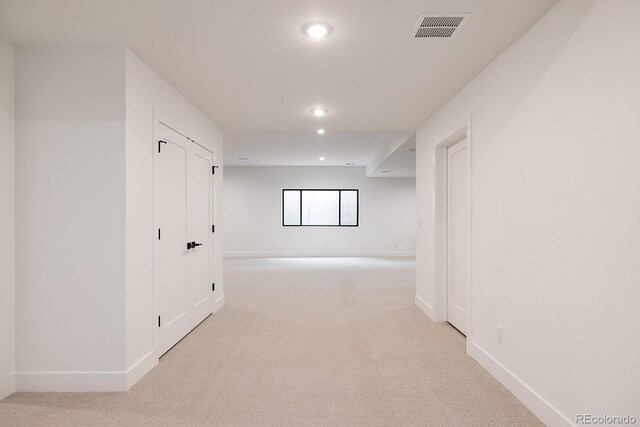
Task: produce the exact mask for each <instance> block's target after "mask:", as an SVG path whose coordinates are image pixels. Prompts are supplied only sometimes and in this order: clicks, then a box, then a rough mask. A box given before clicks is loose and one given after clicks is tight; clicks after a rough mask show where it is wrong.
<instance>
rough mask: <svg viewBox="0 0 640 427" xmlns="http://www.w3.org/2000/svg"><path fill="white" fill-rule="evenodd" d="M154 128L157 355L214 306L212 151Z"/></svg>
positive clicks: (178, 338) (172, 344) (160, 127)
mask: <svg viewBox="0 0 640 427" xmlns="http://www.w3.org/2000/svg"><path fill="white" fill-rule="evenodd" d="M157 129H158V131H157V134H156V136H157V140H158V141H161V142H157V147H156V154H155V158H156V160H155V171H154V173H155V180H154V188H155V189H154V191H155V208H154V212H155V214H154V215H155V224H156V228H157V230H156V232H157V236H156V245H155V248H154V305H155V311H156V313H157V322H158V324H157V326H158V334H157V338H156V341H157V342H156V349H157V352H158V354H159V355H162V354H164V353H165V352H166V351H168V350H169V349H170V348H171V347H173V346H174V345H175V344H176V343H177V342H178V341H180V339H182V337H184V336H185V335H186V334H188V333H189V331H191V329H193V328H194V327H196V326H197V325H198V323H200V322H201V321H202V320H203V319H204V318H205V317H206V316H208V315H209V314H211V312H212V311H213V297H212V291H213V289H212V275H213V271H212V264H213V251H212V247H213V236H212V224H213V218H212V212H213V211H212V190H213V188H212V185H213V183H212V169H211V168H212V161H213V154H212V153H211V152H210V151H208V150H206V149H204V148H203V147H201V146H199V145H197V144H196V143H194V142H193V141H191V140H189V139H187V138H185V137H184V136H182V135H180V134H179V133H177V132H174V131H172V130H170V129H169V128H166V127H164V126H161V125H159V126H158V128H157Z"/></svg>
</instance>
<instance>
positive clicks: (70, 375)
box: [15, 351, 158, 392]
mask: <svg viewBox="0 0 640 427" xmlns="http://www.w3.org/2000/svg"><path fill="white" fill-rule="evenodd" d="M157 364H158V358H157V357H156V355H155V352H154V351H150V352H149V353H147V354H145V355H144V356H143V357H142V358H141V359H140V360H138V361H137V362H136V363H135V364H134V365H133V366H132V367H131V368H129V369H128V370H126V371H124V372H16V374H15V378H16V391H20V392H24V391H30V392H112V391H127V390H129V388H130V387H131V386H132V385H133V384H135V383H136V382H138V380H140V378H142V377H143V376H145V375H146V374H147V373H148V372H149V371H150V370H151V369H153V368H154V367H155V366H156V365H157Z"/></svg>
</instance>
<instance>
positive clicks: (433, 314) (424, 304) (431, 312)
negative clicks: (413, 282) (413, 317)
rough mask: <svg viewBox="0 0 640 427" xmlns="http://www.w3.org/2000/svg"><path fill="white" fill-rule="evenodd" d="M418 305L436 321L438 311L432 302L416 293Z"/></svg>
mask: <svg viewBox="0 0 640 427" xmlns="http://www.w3.org/2000/svg"><path fill="white" fill-rule="evenodd" d="M416 305H417V306H418V308H419V309H420V310H422V311H423V312H424V314H426V315H427V316H428V317H429V319H431V320H433V321H434V322H435V321H436V311H435V310H434V309H433V307H432V306H431V304H429V303H428V302H426V301H425V300H423V299H422V298H420V297H419V296H418V295H416Z"/></svg>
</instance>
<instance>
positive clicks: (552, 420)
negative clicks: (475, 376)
mask: <svg viewBox="0 0 640 427" xmlns="http://www.w3.org/2000/svg"><path fill="white" fill-rule="evenodd" d="M467 353H468V354H469V356H471V357H473V358H474V359H475V360H476V361H477V362H478V363H479V364H480V365H481V366H482V367H483V368H484V369H486V370H487V371H488V372H489V373H490V374H491V375H493V377H494V378H495V379H497V380H498V381H499V382H500V383H501V384H502V385H503V386H505V387H506V388H507V389H508V390H509V391H510V392H511V393H513V395H514V396H515V397H516V398H517V399H518V400H520V402H522V403H523V404H524V406H526V407H527V408H528V409H529V410H530V411H531V412H533V414H534V415H535V416H537V417H538V418H540V420H541V421H542V422H543V423H544V424H546V425H548V426H573V425H574V424H573V422H571V421H570V420H569V419H568V418H566V417H565V416H564V415H562V414H561V413H560V411H558V410H557V409H556V408H555V407H553V405H551V404H550V403H549V402H547V401H546V400H544V398H543V397H542V396H540V395H539V394H538V393H536V392H535V391H534V390H533V389H531V387H529V386H528V385H526V384H525V383H524V382H522V380H520V378H518V377H517V376H515V375H514V374H513V373H512V372H511V371H509V370H508V369H507V368H505V367H504V366H502V365H501V364H500V363H499V362H498V361H497V360H496V359H494V358H493V357H492V356H491V355H490V354H489V353H487V352H486V351H485V350H484V349H483V348H482V347H480V346H479V345H478V344H477V343H476V342H474V341H471V340H467Z"/></svg>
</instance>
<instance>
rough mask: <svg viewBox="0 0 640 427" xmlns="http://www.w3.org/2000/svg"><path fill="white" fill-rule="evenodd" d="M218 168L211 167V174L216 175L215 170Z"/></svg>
mask: <svg viewBox="0 0 640 427" xmlns="http://www.w3.org/2000/svg"><path fill="white" fill-rule="evenodd" d="M218 167H219V166H211V173H212V174H214V175H215V174H216V168H218Z"/></svg>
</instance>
